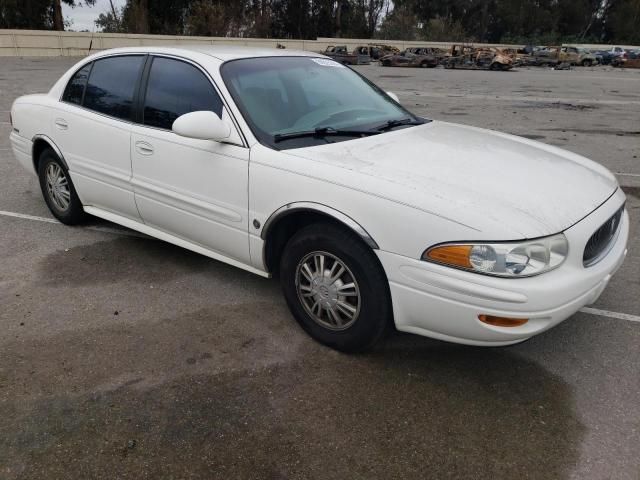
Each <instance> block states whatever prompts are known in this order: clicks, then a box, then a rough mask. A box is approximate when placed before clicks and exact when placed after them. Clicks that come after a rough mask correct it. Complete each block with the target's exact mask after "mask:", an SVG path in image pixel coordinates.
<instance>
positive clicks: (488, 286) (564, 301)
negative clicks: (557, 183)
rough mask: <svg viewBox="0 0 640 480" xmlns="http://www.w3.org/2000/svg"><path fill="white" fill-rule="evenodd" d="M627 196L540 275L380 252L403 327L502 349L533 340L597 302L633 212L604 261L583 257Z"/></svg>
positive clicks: (583, 226)
mask: <svg viewBox="0 0 640 480" xmlns="http://www.w3.org/2000/svg"><path fill="white" fill-rule="evenodd" d="M624 201H625V196H624V193H622V191H621V190H620V189H618V191H617V192H616V193H615V194H614V195H613V196H612V197H611V198H610V199H609V200H607V202H605V203H604V204H603V205H602V206H600V207H599V208H598V209H597V210H595V211H594V212H592V213H591V214H590V215H589V216H587V217H586V218H584V219H583V220H581V221H580V222H578V223H577V224H575V225H573V226H572V227H570V228H568V229H567V230H565V231H564V234H565V235H566V237H567V240H568V241H569V255H568V257H567V259H566V260H565V262H564V263H563V264H562V265H561V266H560V267H559V268H557V269H555V270H552V271H550V272H547V273H544V274H542V275H539V276H535V277H528V278H515V279H506V278H497V277H490V276H487V275H480V274H477V273H471V272H465V271H461V270H456V269H453V268H449V267H444V266H441V265H437V264H433V263H428V262H424V261H421V260H417V259H412V258H408V257H405V256H401V255H396V254H393V253H389V252H385V251H381V250H376V253H377V254H378V257H379V258H380V261H381V262H382V265H383V267H384V269H385V271H386V274H387V278H388V279H389V284H390V288H391V297H392V301H393V313H394V319H395V324H396V328H397V329H398V330H400V331H404V332H410V333H416V334H419V335H424V336H427V337H432V338H436V339H440V340H446V341H450V342H456V343H464V344H468V345H482V346H501V345H510V344H513V343H518V342H521V341H523V340H526V339H528V338H530V337H532V336H534V335H536V334H538V333H541V332H543V331H545V330H548V329H549V328H551V327H553V326H555V325H557V324H558V323H560V322H562V321H563V320H565V319H567V318H568V317H570V316H571V315H573V314H574V313H575V312H577V311H578V310H579V309H580V308H582V307H583V306H585V305H589V304H592V303H594V302H595V301H596V300H597V299H598V297H599V296H600V294H601V293H602V291H603V290H604V289H605V287H606V286H607V284H608V283H609V280H610V279H611V277H612V275H613V274H614V273H615V272H616V270H617V269H618V268H619V267H620V265H622V262H623V261H624V258H625V256H626V253H627V239H628V236H629V215H628V213H627V212H626V211H625V212H624V214H623V216H622V222H621V223H620V226H619V228H618V234H617V237H616V238H615V240H614V242H613V246H612V248H611V249H610V251H609V252H608V254H607V255H606V256H604V257H603V258H602V260H600V261H599V262H598V263H596V264H594V265H592V266H590V267H584V266H583V264H582V255H583V251H584V247H585V244H586V243H587V241H588V239H589V237H590V236H591V235H592V234H593V232H594V231H595V230H596V229H597V228H598V227H600V225H602V224H603V223H604V222H605V221H606V220H607V219H609V218H610V217H611V216H612V215H613V214H614V213H615V212H616V210H617V209H619V208H620V207H621V206H622V204H623V203H624ZM480 314H486V315H495V316H500V317H515V318H528V319H529V321H528V322H527V323H526V324H524V325H522V326H519V327H495V326H492V325H488V324H486V323H483V322H481V321H480V320H478V315H480Z"/></svg>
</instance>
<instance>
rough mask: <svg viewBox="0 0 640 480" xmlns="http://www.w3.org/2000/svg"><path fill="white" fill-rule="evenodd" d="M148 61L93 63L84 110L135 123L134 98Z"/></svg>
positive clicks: (117, 59)
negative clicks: (133, 119) (133, 115)
mask: <svg viewBox="0 0 640 480" xmlns="http://www.w3.org/2000/svg"><path fill="white" fill-rule="evenodd" d="M144 58H145V57H143V56H141V55H138V56H133V55H128V56H123V57H109V58H103V59H101V60H96V61H95V62H93V69H92V70H91V75H90V76H89V81H88V83H87V88H86V92H85V94H84V102H83V106H84V107H85V108H89V109H91V110H94V111H96V112H100V113H104V114H105V115H109V116H112V117H116V118H121V119H123V120H131V118H132V113H133V96H134V93H135V89H136V85H137V82H138V77H139V76H140V73H141V70H142V66H143V64H144Z"/></svg>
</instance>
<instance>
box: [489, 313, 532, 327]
mask: <svg viewBox="0 0 640 480" xmlns="http://www.w3.org/2000/svg"><path fill="white" fill-rule="evenodd" d="M478 320H480V321H481V322H483V323H486V324H488V325H493V326H494V327H519V326H520V325H524V324H525V323H527V322H528V321H529V319H528V318H508V317H495V316H493V315H484V314H482V315H478Z"/></svg>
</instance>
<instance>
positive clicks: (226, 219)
mask: <svg viewBox="0 0 640 480" xmlns="http://www.w3.org/2000/svg"><path fill="white" fill-rule="evenodd" d="M143 78H144V80H143V83H144V87H143V89H142V90H141V93H140V109H139V112H140V113H139V115H140V118H139V119H138V120H139V124H137V125H135V126H134V127H133V131H132V139H131V155H132V163H133V178H132V184H133V188H134V192H135V199H136V204H137V206H138V209H139V211H140V214H141V216H142V219H143V221H144V222H145V224H148V225H149V226H152V227H154V228H157V229H159V230H161V231H164V232H167V233H169V234H172V235H174V236H176V237H179V238H182V239H184V240H187V241H190V242H192V243H195V244H197V245H199V246H201V247H204V248H206V249H208V250H212V251H214V252H216V253H218V254H220V255H223V256H225V257H228V258H232V259H235V260H239V261H242V262H245V263H248V262H249V237H248V222H247V215H248V192H247V187H248V172H249V164H248V162H249V149H248V148H245V146H244V145H243V144H242V140H241V137H240V135H239V133H238V131H237V130H236V127H235V126H234V124H233V122H232V121H231V119H230V118H229V116H228V113H227V110H226V108H225V107H224V105H223V102H222V100H221V97H220V95H219V94H218V92H217V90H216V88H215V87H214V84H213V83H212V81H211V80H210V78H209V77H208V75H206V74H205V73H204V71H203V70H202V69H200V68H199V67H198V66H196V65H195V64H192V63H190V62H187V61H184V60H181V59H177V58H171V57H164V56H153V57H150V61H149V62H148V63H147V66H146V68H145V74H144V76H143ZM203 110H206V111H213V112H214V113H216V114H217V115H218V116H221V118H222V119H223V120H224V121H227V122H228V123H229V125H230V126H231V129H232V136H231V137H230V139H229V143H220V142H216V141H213V140H198V139H193V138H186V137H182V136H179V135H177V134H176V133H174V132H173V131H172V130H171V127H172V124H173V121H174V120H175V119H176V118H178V117H179V116H180V115H183V114H185V113H189V112H194V111H203Z"/></svg>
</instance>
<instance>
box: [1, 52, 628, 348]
mask: <svg viewBox="0 0 640 480" xmlns="http://www.w3.org/2000/svg"><path fill="white" fill-rule="evenodd" d="M11 119H12V125H13V130H12V132H11V142H12V147H13V152H14V153H15V156H16V157H17V159H18V160H19V161H20V163H22V165H24V167H25V168H27V169H28V170H30V171H32V172H34V173H36V174H37V175H38V177H39V180H40V185H41V187H42V193H43V195H44V199H45V201H46V203H47V205H48V207H49V208H50V210H51V212H52V214H53V215H54V216H55V217H56V218H58V219H59V220H60V221H61V222H63V223H66V224H76V223H79V222H81V221H82V220H83V219H84V218H85V216H86V215H87V214H91V215H95V216H97V217H101V218H104V219H107V220H110V221H112V222H116V223H118V224H121V225H124V226H127V227H129V228H132V229H135V230H138V231H140V232H143V233H146V234H148V235H151V236H154V237H157V238H159V239H162V240H165V241H168V242H171V243H174V244H176V245H180V246H182V247H185V248H188V249H190V250H193V251H195V252H199V253H201V254H204V255H207V256H209V257H211V258H214V259H217V260H220V261H223V262H227V263H230V264H232V265H235V266H238V267H240V268H244V269H246V270H249V271H251V272H254V273H257V274H259V275H263V276H270V275H272V274H278V275H279V277H280V279H281V283H282V288H283V291H284V296H285V298H286V301H287V303H288V305H289V307H290V309H291V312H292V313H293V315H294V317H295V318H296V319H297V321H298V322H299V323H300V325H301V326H302V327H303V328H304V329H305V330H306V331H307V332H308V333H309V334H310V335H311V336H312V337H313V338H315V339H316V340H318V341H320V342H322V343H324V344H327V345H330V346H332V347H334V348H337V349H340V350H345V351H353V350H359V349H363V348H366V347H369V346H371V345H373V344H374V343H375V342H376V341H377V340H378V339H379V338H380V337H381V336H382V335H383V333H384V332H385V330H386V328H387V327H388V326H389V325H394V324H395V327H396V328H397V329H398V330H401V331H405V332H412V333H417V334H420V335H426V336H428V337H433V338H437V339H441V340H448V341H451V342H458V343H465V344H471V345H488V346H498V345H508V344H513V343H517V342H521V341H523V340H525V339H527V338H529V337H531V336H533V335H535V334H538V333H540V332H542V331H545V330H547V329H549V328H551V327H553V326H554V325H556V324H558V323H559V322H561V321H562V320H564V319H566V318H567V317H569V316H570V315H572V314H573V313H575V312H576V311H577V310H578V309H580V308H581V307H582V306H584V305H587V304H590V303H592V302H594V301H595V300H596V299H597V298H598V296H599V295H600V294H601V292H602V291H603V289H604V288H605V287H606V285H607V283H608V282H609V279H610V278H611V276H612V275H613V274H614V272H615V271H616V270H617V269H618V267H619V266H620V265H621V263H622V261H623V259H624V257H625V254H626V243H627V237H628V232H629V218H628V215H627V213H626V211H625V207H624V205H625V196H624V194H623V192H622V191H621V189H620V188H619V186H618V184H617V182H616V179H615V178H614V176H613V175H612V174H611V173H610V172H609V171H607V170H606V169H605V168H604V167H602V166H600V165H598V164H597V163H594V162H592V161H590V160H587V159H586V158H583V157H581V156H579V155H576V154H573V153H570V152H567V151H564V150H561V149H558V148H555V147H551V146H549V145H544V144H542V143H537V142H534V141H530V140H526V139H524V138H520V137H515V136H511V135H506V134H502V133H497V132H493V131H488V130H483V129H480V128H473V127H467V126H461V125H454V124H450V123H445V122H438V121H430V120H427V119H423V118H419V117H417V116H415V115H413V114H412V113H411V112H409V111H407V110H406V109H405V108H403V107H402V106H401V105H400V104H399V103H398V101H397V97H395V96H394V95H393V94H391V93H385V92H383V91H381V90H380V89H379V88H378V87H376V86H375V85H373V84H372V83H371V82H369V81H368V80H366V79H365V78H363V77H362V76H360V75H359V74H358V73H356V72H354V71H353V70H351V69H349V68H346V67H344V66H343V65H341V64H339V63H336V62H334V61H333V60H330V59H328V58H326V57H324V56H322V55H317V54H313V53H309V52H295V51H288V50H285V51H282V50H272V49H239V48H223V47H208V46H203V47H195V46H194V47H181V48H142V47H141V48H125V49H117V50H109V51H104V52H101V53H98V54H96V55H93V56H90V57H88V58H85V59H84V60H82V61H80V62H79V63H78V64H77V65H75V66H74V67H73V68H71V70H69V71H68V72H67V73H66V74H65V75H63V76H62V78H60V80H58V82H57V83H56V84H55V85H54V86H53V88H52V89H51V91H50V92H49V93H47V94H43V95H27V96H24V97H21V98H18V99H17V100H16V101H15V103H14V104H13V107H12V110H11ZM256 322H258V319H256ZM256 327H258V325H257V324H256Z"/></svg>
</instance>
